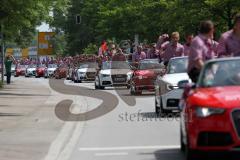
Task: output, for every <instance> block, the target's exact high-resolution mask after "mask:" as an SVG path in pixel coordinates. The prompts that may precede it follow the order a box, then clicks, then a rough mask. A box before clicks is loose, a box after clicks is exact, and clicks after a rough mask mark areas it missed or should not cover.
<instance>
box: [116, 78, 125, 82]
mask: <svg viewBox="0 0 240 160" xmlns="http://www.w3.org/2000/svg"><path fill="white" fill-rule="evenodd" d="M114 81H117V82H124V81H126V79H125V78H114Z"/></svg>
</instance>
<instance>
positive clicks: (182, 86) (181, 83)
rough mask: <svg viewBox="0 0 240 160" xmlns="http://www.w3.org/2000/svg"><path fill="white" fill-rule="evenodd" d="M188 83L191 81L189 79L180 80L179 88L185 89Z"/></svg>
mask: <svg viewBox="0 0 240 160" xmlns="http://www.w3.org/2000/svg"><path fill="white" fill-rule="evenodd" d="M188 83H189V81H188V80H182V81H180V82H178V88H180V89H184V88H185V87H186V86H187V84H188Z"/></svg>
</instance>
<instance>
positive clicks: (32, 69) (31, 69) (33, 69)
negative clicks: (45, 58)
mask: <svg viewBox="0 0 240 160" xmlns="http://www.w3.org/2000/svg"><path fill="white" fill-rule="evenodd" d="M27 70H28V71H35V70H36V68H28V69H27Z"/></svg>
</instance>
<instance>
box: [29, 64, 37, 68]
mask: <svg viewBox="0 0 240 160" xmlns="http://www.w3.org/2000/svg"><path fill="white" fill-rule="evenodd" d="M36 67H37V65H36V64H30V65H29V66H28V68H36Z"/></svg>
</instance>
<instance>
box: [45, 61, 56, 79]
mask: <svg viewBox="0 0 240 160" xmlns="http://www.w3.org/2000/svg"><path fill="white" fill-rule="evenodd" d="M57 67H58V66H57V64H48V68H47V69H45V71H44V77H45V78H49V77H52V76H53V75H54V73H55V71H56V69H57Z"/></svg>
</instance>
